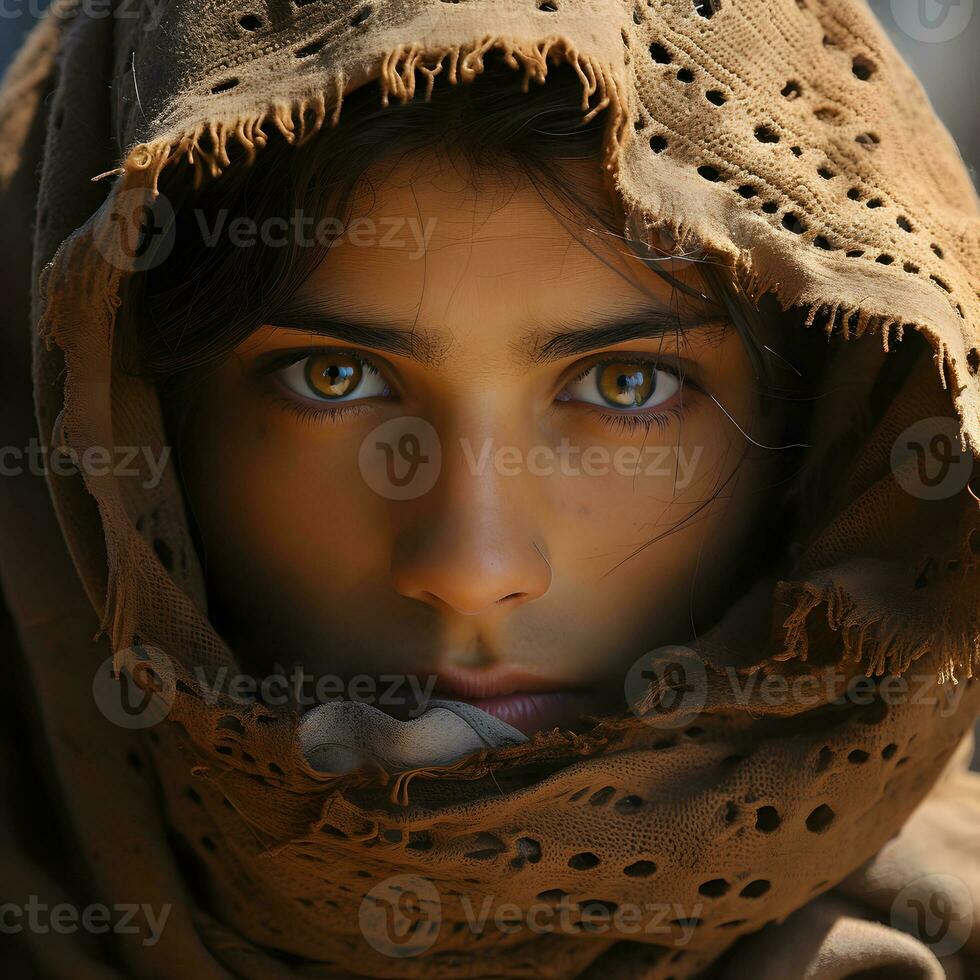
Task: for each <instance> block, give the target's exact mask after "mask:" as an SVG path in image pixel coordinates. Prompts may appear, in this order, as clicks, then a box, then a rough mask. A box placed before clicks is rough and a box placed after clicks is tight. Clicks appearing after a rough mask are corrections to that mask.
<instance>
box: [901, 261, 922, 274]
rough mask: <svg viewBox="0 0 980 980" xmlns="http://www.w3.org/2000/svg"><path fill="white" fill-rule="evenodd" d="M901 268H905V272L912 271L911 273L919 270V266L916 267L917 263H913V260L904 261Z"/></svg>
mask: <svg viewBox="0 0 980 980" xmlns="http://www.w3.org/2000/svg"><path fill="white" fill-rule="evenodd" d="M902 268H903V269H904V270H905V271H906V272H911V273H913V274H914V273H916V272H918V271H919V267H918V266H917V265H916V264H915V263H914V262H906V263H905V264H904V265H903V266H902Z"/></svg>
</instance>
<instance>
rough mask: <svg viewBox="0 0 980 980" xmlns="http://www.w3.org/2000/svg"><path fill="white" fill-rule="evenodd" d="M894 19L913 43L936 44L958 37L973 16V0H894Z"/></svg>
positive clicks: (892, 5)
mask: <svg viewBox="0 0 980 980" xmlns="http://www.w3.org/2000/svg"><path fill="white" fill-rule="evenodd" d="M891 9H892V17H894V18H895V23H896V24H898V26H899V28H900V29H901V30H902V31H903V32H904V33H905V34H907V35H908V36H909V37H910V38H912V40H914V41H925V42H927V43H929V44H937V43H939V42H942V41H952V40H953V38H956V37H959V36H960V34H962V33H963V32H964V31H965V30H966V29H967V27H969V26H970V20H971V19H972V17H973V0H891Z"/></svg>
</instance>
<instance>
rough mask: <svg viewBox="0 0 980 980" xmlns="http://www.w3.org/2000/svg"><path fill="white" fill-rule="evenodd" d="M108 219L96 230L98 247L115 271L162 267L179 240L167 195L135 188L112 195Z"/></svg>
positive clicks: (172, 210) (136, 270)
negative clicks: (177, 239) (154, 193)
mask: <svg viewBox="0 0 980 980" xmlns="http://www.w3.org/2000/svg"><path fill="white" fill-rule="evenodd" d="M105 206H106V207H107V208H108V209H109V214H108V220H107V221H106V222H105V223H103V224H102V225H100V226H99V227H98V228H97V229H96V231H95V236H94V240H95V247H96V248H97V249H98V250H99V252H100V253H101V254H102V257H103V258H104V259H105V260H106V262H108V263H109V264H110V265H111V266H113V267H114V268H117V269H120V270H122V271H123V272H127V273H129V272H146V271H147V269H154V268H156V267H157V266H159V265H162V264H163V263H164V262H165V261H166V260H167V258H168V256H169V255H170V253H171V252H172V251H173V248H174V242H175V240H176V237H177V226H176V223H175V216H174V209H173V205H172V204H171V203H170V200H169V198H168V197H167V196H166V195H165V194H157V195H156V196H155V197H154V195H153V193H152V191H151V190H150V189H149V188H140V187H133V188H130V189H129V190H125V191H120V192H119V193H118V194H114V195H112V196H111V197H110V198H109V199H108V200H107V201H106V205H105Z"/></svg>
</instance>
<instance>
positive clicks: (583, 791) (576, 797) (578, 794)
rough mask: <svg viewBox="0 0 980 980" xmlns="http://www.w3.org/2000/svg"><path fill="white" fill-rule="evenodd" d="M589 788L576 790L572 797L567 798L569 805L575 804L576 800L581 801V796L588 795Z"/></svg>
mask: <svg viewBox="0 0 980 980" xmlns="http://www.w3.org/2000/svg"><path fill="white" fill-rule="evenodd" d="M590 788H591V787H589V786H585V787H583V788H582V789H580V790H576V791H575V792H574V793H572V795H571V796H570V797H569V798H568V801H569V803H575V802H576V801H578V800H580V799H582V797H583V796H585V794H586V793H588V791H589V789H590Z"/></svg>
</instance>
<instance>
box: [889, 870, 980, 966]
mask: <svg viewBox="0 0 980 980" xmlns="http://www.w3.org/2000/svg"><path fill="white" fill-rule="evenodd" d="M973 918H974V908H973V899H972V898H971V896H970V890H969V889H968V888H967V886H966V884H965V883H964V882H963V881H962V879H960V878H957V877H956V876H955V875H947V874H930V875H923V876H922V877H921V878H916V879H915V881H912V882H910V883H909V884H907V885H906V886H905V887H904V888H903V889H902V890H901V891H900V892H899V893H898V894H897V895H896V896H895V900H894V901H893V902H892V907H891V924H892V926H894V927H895V928H896V929H901V930H903V931H904V932H910V933H912V935H914V936H916V937H917V938H918V939H920V940H921V941H922V942H923V943H925V944H926V945H927V946H928V947H929V948H930V949H931V950H932V951H933V953H935V954H936V956H949V955H950V954H951V953H955V952H957V951H958V950H960V949H962V948H963V946H964V945H966V942H967V940H968V939H969V938H970V933H971V932H972V930H973Z"/></svg>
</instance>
